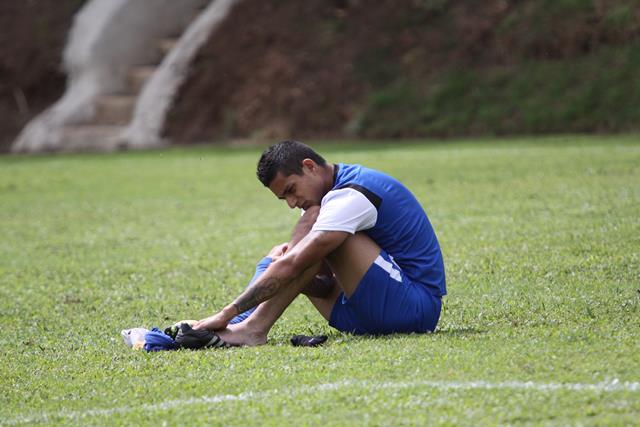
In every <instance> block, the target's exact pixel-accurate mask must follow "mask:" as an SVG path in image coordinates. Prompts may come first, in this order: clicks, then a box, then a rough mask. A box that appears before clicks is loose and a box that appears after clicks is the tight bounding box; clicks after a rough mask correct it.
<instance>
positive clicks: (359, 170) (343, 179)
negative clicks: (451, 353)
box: [334, 163, 395, 188]
mask: <svg viewBox="0 0 640 427" xmlns="http://www.w3.org/2000/svg"><path fill="white" fill-rule="evenodd" d="M337 166H338V174H337V179H336V183H335V186H334V188H338V187H341V186H343V185H346V184H351V183H362V182H366V181H368V180H371V179H377V180H380V179H382V180H385V179H391V180H395V179H394V178H393V177H391V176H390V175H388V174H386V173H384V172H381V171H379V170H376V169H372V168H369V167H366V166H363V165H360V164H347V163H340V164H338V165H337Z"/></svg>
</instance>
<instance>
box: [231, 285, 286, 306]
mask: <svg viewBox="0 0 640 427" xmlns="http://www.w3.org/2000/svg"><path fill="white" fill-rule="evenodd" d="M285 282H286V280H282V279H280V278H278V277H270V278H268V279H266V280H265V281H264V282H262V283H260V280H258V281H257V282H256V283H254V284H253V285H251V286H249V287H248V288H247V289H246V290H245V291H244V292H243V293H242V294H241V295H240V296H239V297H238V298H236V300H235V301H234V302H233V305H234V306H236V308H237V309H238V313H244V312H245V311H247V310H249V309H250V308H253V307H255V306H257V305H258V304H260V303H261V302H264V301H266V300H268V299H269V298H271V297H272V296H274V295H275V294H276V292H278V289H280V287H281V286H282V285H284V284H285Z"/></svg>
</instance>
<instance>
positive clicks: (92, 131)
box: [60, 125, 126, 152]
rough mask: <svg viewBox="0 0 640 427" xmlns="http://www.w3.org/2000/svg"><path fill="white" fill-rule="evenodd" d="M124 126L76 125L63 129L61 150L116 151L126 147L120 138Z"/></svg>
mask: <svg viewBox="0 0 640 427" xmlns="http://www.w3.org/2000/svg"><path fill="white" fill-rule="evenodd" d="M124 129H125V127H124V126H103V125H75V126H65V127H64V128H63V129H62V144H61V146H60V151H64V152H78V151H115V150H121V149H125V148H126V144H125V142H124V141H123V140H122V139H121V138H120V134H121V132H122V131H123V130H124Z"/></svg>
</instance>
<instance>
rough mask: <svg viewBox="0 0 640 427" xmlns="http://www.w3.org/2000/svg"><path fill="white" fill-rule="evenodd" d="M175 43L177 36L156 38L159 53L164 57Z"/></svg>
mask: <svg viewBox="0 0 640 427" xmlns="http://www.w3.org/2000/svg"><path fill="white" fill-rule="evenodd" d="M176 43H178V39H177V38H166V39H160V40H158V50H160V53H161V54H162V56H163V57H164V56H165V55H166V54H168V53H169V52H171V49H173V48H174V47H175V45H176Z"/></svg>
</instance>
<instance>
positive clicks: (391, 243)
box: [194, 141, 446, 345]
mask: <svg viewBox="0 0 640 427" xmlns="http://www.w3.org/2000/svg"><path fill="white" fill-rule="evenodd" d="M257 173H258V178H259V179H260V181H261V182H262V184H264V185H265V187H268V188H269V189H270V190H271V191H272V192H273V193H274V194H275V195H276V196H277V197H278V198H279V199H282V200H286V202H287V204H288V205H289V207H290V208H292V209H293V208H300V209H302V210H303V211H304V214H303V215H302V217H301V218H300V220H299V221H298V224H297V225H296V227H295V229H294V231H293V235H292V238H291V241H290V242H289V243H284V244H281V245H278V246H276V247H274V248H273V249H272V250H271V252H270V253H269V255H268V257H266V258H265V259H264V260H263V261H261V264H259V268H258V273H257V274H256V276H255V277H254V280H253V281H252V282H251V283H250V284H249V286H248V287H247V289H246V290H245V291H244V292H242V294H240V296H238V297H237V298H236V299H235V300H234V301H233V302H232V303H231V304H229V305H227V306H225V307H224V308H223V309H222V310H221V311H219V312H218V313H216V314H214V315H212V316H210V317H208V318H206V319H202V320H200V321H199V322H197V323H196V324H195V325H194V329H196V330H198V329H206V330H210V331H215V333H216V334H217V335H218V337H219V338H220V339H221V341H224V342H226V343H228V344H231V345H259V344H264V343H266V342H267V335H268V333H269V330H270V329H271V327H272V326H273V324H274V323H275V322H276V320H277V319H278V318H279V317H280V316H281V315H282V313H283V312H284V310H285V309H286V308H287V307H288V306H289V304H291V302H292V301H293V300H294V299H295V298H296V297H297V296H298V294H300V293H303V294H305V295H307V296H308V297H309V299H310V300H311V302H312V303H313V305H314V306H315V307H316V309H317V310H318V311H319V312H320V314H322V316H323V317H324V318H325V319H326V320H327V321H328V322H329V324H330V325H331V326H333V327H334V328H336V329H338V330H340V331H344V332H350V333H354V334H376V335H377V334H390V333H394V332H404V333H409V332H429V331H433V330H434V329H435V327H436V325H437V323H438V319H439V317H440V309H441V304H442V302H441V298H442V296H443V295H445V294H446V287H445V273H444V264H443V261H442V253H441V251H440V246H439V244H438V240H437V238H436V235H435V233H434V231H433V229H432V227H431V224H430V223H429V220H428V219H427V215H426V214H425V212H424V210H423V209H422V207H421V206H420V204H419V203H418V201H417V200H416V198H415V197H414V196H413V194H411V192H410V191H409V190H408V189H407V188H406V187H405V186H404V185H402V184H401V183H400V182H399V181H397V180H396V179H394V178H392V177H390V176H388V175H385V174H383V173H381V172H378V171H375V170H372V169H367V168H365V167H362V166H359V165H348V164H329V163H327V162H326V161H325V160H324V159H323V158H322V157H321V156H320V155H318V154H317V153H316V152H315V151H313V150H312V149H311V148H310V147H308V146H306V145H304V144H301V143H299V142H295V141H284V142H281V143H278V144H275V145H273V146H271V147H269V148H268V149H267V150H265V151H264V153H262V157H261V158H260V161H259V163H258V171H257ZM260 267H261V268H260Z"/></svg>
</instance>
